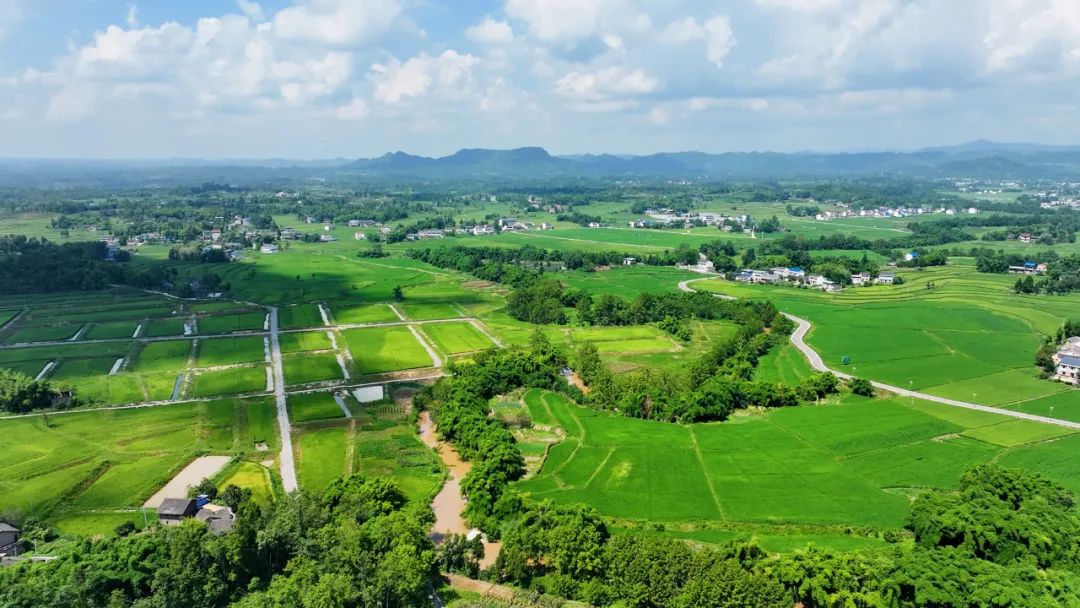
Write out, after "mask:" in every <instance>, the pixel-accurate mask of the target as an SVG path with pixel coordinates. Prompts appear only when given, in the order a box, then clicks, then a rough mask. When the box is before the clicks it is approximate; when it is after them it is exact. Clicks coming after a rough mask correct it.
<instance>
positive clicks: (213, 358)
mask: <svg viewBox="0 0 1080 608" xmlns="http://www.w3.org/2000/svg"><path fill="white" fill-rule="evenodd" d="M265 360H266V348H265V343H264V340H263V338H262V337H261V336H243V337H237V338H212V339H207V340H199V355H198V358H197V359H196V364H197V365H198V366H199V367H216V366H219V365H237V364H240V363H255V362H259V361H265Z"/></svg>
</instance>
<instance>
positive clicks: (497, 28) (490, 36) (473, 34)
mask: <svg viewBox="0 0 1080 608" xmlns="http://www.w3.org/2000/svg"><path fill="white" fill-rule="evenodd" d="M465 37H466V38H468V39H469V40H472V41H473V42H476V43H479V44H506V43H507V42H513V41H514V29H513V28H511V27H510V24H509V23H507V22H505V21H495V20H494V19H492V18H491V17H484V20H483V21H481V22H480V23H477V24H476V25H474V26H472V27H469V28H468V29H466V30H465Z"/></svg>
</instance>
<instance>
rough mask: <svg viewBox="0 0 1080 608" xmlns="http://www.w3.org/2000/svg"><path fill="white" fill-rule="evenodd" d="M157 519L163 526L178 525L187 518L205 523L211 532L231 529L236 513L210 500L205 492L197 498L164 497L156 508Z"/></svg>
mask: <svg viewBox="0 0 1080 608" xmlns="http://www.w3.org/2000/svg"><path fill="white" fill-rule="evenodd" d="M157 514H158V521H160V522H161V524H162V525H164V526H178V525H180V524H181V523H183V521H184V520H187V519H196V520H198V521H201V522H203V523H204V524H206V527H207V528H209V530H210V532H211V533H213V534H224V533H225V532H228V531H229V530H232V528H233V524H234V523H236V514H235V513H233V512H232V509H230V508H229V507H225V506H222V505H216V504H214V503H212V502H210V499H209V497H207V496H206V495H205V494H203V495H200V496H198V497H197V498H166V499H165V500H163V501H161V504H160V505H158V508H157Z"/></svg>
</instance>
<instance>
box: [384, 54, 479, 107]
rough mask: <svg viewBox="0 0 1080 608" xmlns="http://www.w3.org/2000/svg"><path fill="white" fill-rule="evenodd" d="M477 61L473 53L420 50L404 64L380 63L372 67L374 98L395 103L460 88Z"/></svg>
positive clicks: (464, 84) (464, 83)
mask: <svg viewBox="0 0 1080 608" xmlns="http://www.w3.org/2000/svg"><path fill="white" fill-rule="evenodd" d="M477 61H478V60H477V58H476V57H474V56H472V55H469V54H464V55H462V54H460V53H458V52H457V51H454V50H447V51H443V52H442V53H441V54H439V55H435V56H431V55H428V54H427V53H421V54H419V55H417V56H416V57H413V58H412V59H409V60H408V61H405V62H404V63H402V62H400V61H398V60H396V59H395V60H394V61H391V62H389V63H385V64H380V63H377V64H375V65H372V66H371V76H372V80H373V81H374V82H375V93H374V97H375V99H376V100H377V101H380V102H382V103H385V104H396V103H399V102H401V101H403V100H406V99H411V98H416V97H423V96H425V95H427V94H429V93H431V92H432V91H434V90H437V89H438V90H442V91H447V90H448V89H454V88H459V89H460V88H462V87H464V86H466V85H467V84H468V82H469V80H470V79H471V77H472V68H473V66H475V65H476V63H477Z"/></svg>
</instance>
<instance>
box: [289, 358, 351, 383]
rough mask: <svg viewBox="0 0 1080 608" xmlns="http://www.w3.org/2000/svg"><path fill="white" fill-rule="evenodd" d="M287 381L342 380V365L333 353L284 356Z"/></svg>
mask: <svg viewBox="0 0 1080 608" xmlns="http://www.w3.org/2000/svg"><path fill="white" fill-rule="evenodd" d="M281 359H282V367H283V368H284V371H285V383H286V384H290V385H295V384H309V383H312V382H324V381H327V380H341V379H342V375H341V366H340V365H339V364H338V360H337V357H336V356H335V355H334V354H333V353H320V354H311V353H299V354H293V355H285V356H283V357H282V358H281Z"/></svg>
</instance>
